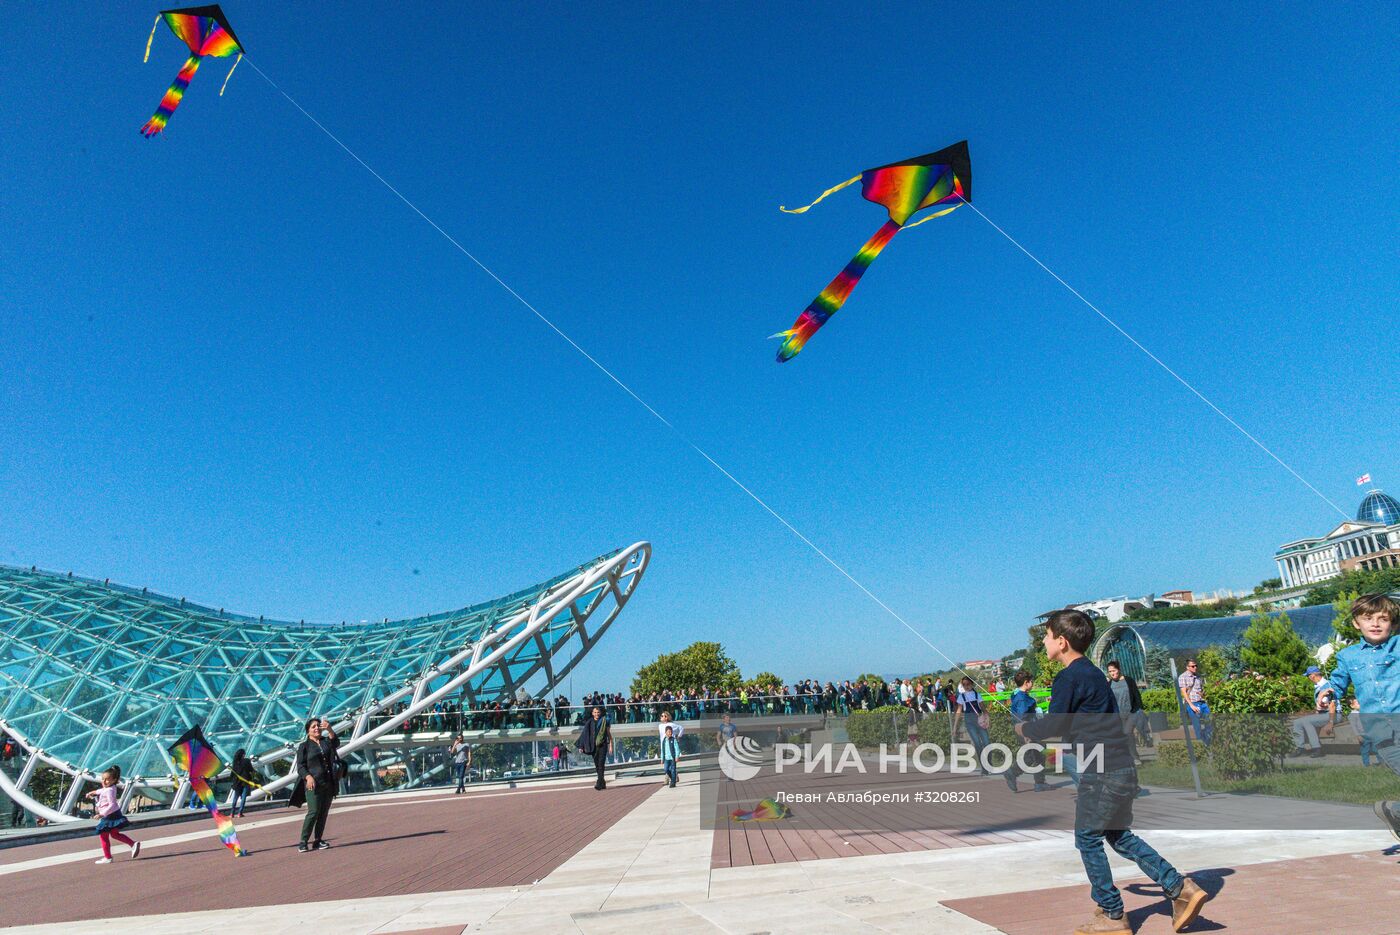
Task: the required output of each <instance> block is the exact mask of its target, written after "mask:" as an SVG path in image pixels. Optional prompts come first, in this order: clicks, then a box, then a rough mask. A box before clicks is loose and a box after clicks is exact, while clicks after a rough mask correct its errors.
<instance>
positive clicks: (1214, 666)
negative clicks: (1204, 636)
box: [1196, 646, 1230, 682]
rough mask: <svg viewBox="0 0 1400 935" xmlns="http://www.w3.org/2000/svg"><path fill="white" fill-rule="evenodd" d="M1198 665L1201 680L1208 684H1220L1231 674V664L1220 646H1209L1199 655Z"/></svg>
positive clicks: (1197, 655) (1197, 656)
mask: <svg viewBox="0 0 1400 935" xmlns="http://www.w3.org/2000/svg"><path fill="white" fill-rule="evenodd" d="M1196 664H1197V665H1198V666H1199V667H1200V670H1201V678H1203V679H1205V680H1206V681H1207V682H1219V681H1220V680H1221V679H1223V678H1225V676H1226V675H1227V674H1229V669H1230V664H1229V662H1228V661H1227V660H1226V659H1225V652H1224V650H1223V649H1221V647H1219V646H1207V647H1206V648H1205V649H1203V650H1201V651H1200V652H1199V653H1197V654H1196Z"/></svg>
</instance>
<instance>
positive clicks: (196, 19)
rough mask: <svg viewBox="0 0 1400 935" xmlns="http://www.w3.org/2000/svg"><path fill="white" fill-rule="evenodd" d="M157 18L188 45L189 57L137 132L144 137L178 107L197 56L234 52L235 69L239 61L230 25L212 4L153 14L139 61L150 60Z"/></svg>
mask: <svg viewBox="0 0 1400 935" xmlns="http://www.w3.org/2000/svg"><path fill="white" fill-rule="evenodd" d="M161 20H165V24H166V25H167V26H169V27H170V31H171V32H173V33H174V34H175V35H176V36H179V37H180V39H181V40H182V41H183V42H184V43H185V45H187V46H189V47H190V57H189V58H187V59H185V64H184V65H183V66H182V67H181V68H180V72H179V74H177V75H176V76H175V83H174V84H172V85H171V86H170V89H169V90H168V91H166V92H165V97H163V98H161V99H160V106H159V107H157V108H156V112H155V113H154V114H152V115H151V119H150V120H147V121H146V124H145V126H143V127H142V128H141V135H142V136H144V137H146V138H148V139H149V138H150V137H153V136H155V135H156V134H157V133H159V132H160V131H161V130H164V129H165V124H166V121H168V120H169V119H170V115H171V114H173V113H174V112H175V108H177V107H179V106H180V100H181V99H182V98H183V97H184V96H185V89H186V88H188V87H189V86H190V80H191V79H193V78H194V73H195V71H196V70H197V69H198V68H199V61H200V59H202V58H204V57H205V56H214V57H215V58H227V57H228V56H230V55H232V54H234V53H235V52H237V53H238V58H236V59H234V62H233V68H237V67H238V63H239V62H240V61H242V60H243V46H242V45H240V44H239V42H238V37H237V36H235V35H234V34H233V27H232V26H230V25H229V24H228V20H227V19H225V18H224V11H223V10H221V9H219V5H218V4H217V3H216V4H211V5H210V6H192V7H185V8H183V9H179V10H163V11H161V12H160V13H159V14H157V16H156V21H155V25H153V26H151V38H149V39H147V40H146V57H145V58H144V59H142V61H143V62H148V61H150V60H151V43H152V42H153V41H154V40H155V38H156V30H157V29H159V28H160V21H161ZM233 68H230V69H229V70H228V77H226V78H224V87H223V88H220V89H219V96H220V97H223V95H224V88H227V87H228V79H229V78H232V77H233Z"/></svg>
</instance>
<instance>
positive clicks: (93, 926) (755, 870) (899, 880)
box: [0, 774, 1393, 935]
mask: <svg viewBox="0 0 1400 935" xmlns="http://www.w3.org/2000/svg"><path fill="white" fill-rule="evenodd" d="M635 781H638V782H655V781H656V780H654V779H642V780H635ZM701 782H702V779H701V778H700V777H699V776H698V775H697V774H691V775H690V776H688V777H685V781H683V783H682V785H681V786H680V787H679V788H677V789H659V790H658V791H657V792H656V794H655V795H652V796H651V797H650V798H648V799H646V800H645V801H644V802H643V803H642V804H640V805H638V806H637V807H636V808H635V809H634V810H633V811H632V812H631V813H629V814H628V815H626V816H625V817H623V818H622V819H621V820H620V821H618V822H617V823H616V824H614V825H613V826H612V827H611V828H609V829H607V830H606V831H605V832H603V833H602V834H601V835H599V836H598V837H597V838H596V839H594V840H593V841H591V842H590V843H589V844H588V845H587V846H585V847H584V848H583V849H582V850H581V851H579V852H578V853H577V854H576V855H574V856H573V857H572V858H571V859H569V860H568V861H566V862H565V863H564V864H563V865H561V866H560V867H559V868H558V869H556V870H555V871H554V872H553V873H551V874H549V875H548V876H547V877H545V878H544V879H543V880H540V881H538V882H537V883H535V884H534V885H533V886H525V887H500V888H493V889H476V890H462V891H455V892H443V893H425V894H416V895H409V896H392V897H375V898H372V899H356V900H340V901H335V902H319V903H299V904H293V905H283V906H263V907H251V908H246V909H239V910H236V911H233V912H228V911H218V912H200V913H182V914H177V915H164V916H142V917H134V918H120V919H110V920H104V921H101V922H93V923H85V924H71V923H70V924H65V925H50V926H28V927H20V928H15V929H11V930H10V931H14V932H17V933H36V935H37V933H64V935H73V933H81V932H93V933H98V932H100V933H104V935H128V933H131V935H135V933H141V935H166V933H170V935H177V933H178V935H191V933H201V932H207V933H221V935H222V933H227V932H229V931H235V930H236V931H238V932H239V933H240V935H242V933H268V935H279V933H288V935H290V933H293V932H304V931H306V930H308V928H315V929H316V930H320V931H334V932H336V933H337V935H356V933H364V935H369V933H374V935H388V933H392V932H404V931H413V930H417V929H432V928H439V927H448V926H461V927H465V929H466V930H467V931H468V932H474V933H475V932H483V933H504V935H534V933H539V935H559V933H577V935H691V933H715V932H717V933H728V935H740V933H745V935H747V933H759V932H766V933H773V935H780V933H789V932H790V933H794V935H798V933H800V935H821V933H825V932H832V933H838V932H839V933H841V935H860V933H884V932H891V933H892V932H898V933H900V935H907V933H908V932H910V931H937V932H940V933H948V935H990V933H995V932H996V931H997V929H994V928H991V927H989V926H987V925H984V924H983V923H981V922H978V921H976V920H975V919H971V918H969V917H967V916H964V915H961V914H959V913H957V912H954V911H953V910H951V909H948V908H947V907H946V906H944V905H943V904H942V901H943V900H950V899H955V898H956V899H961V898H966V897H972V896H984V895H992V894H996V893H1005V892H1015V891H1020V890H1025V889H1028V888H1039V887H1056V886H1063V885H1066V884H1080V883H1083V882H1084V874H1083V869H1082V867H1081V866H1080V863H1079V858H1078V855H1077V853H1076V852H1075V850H1074V847H1073V844H1072V842H1071V839H1070V836H1069V835H1068V834H1065V835H1062V836H1059V837H1057V838H1055V839H1050V840H1041V841H1030V842H1025V843H1018V844H989V845H982V846H978V847H967V848H956V849H948V850H938V851H916V852H909V853H899V854H880V855H869V856H858V857H848V858H841V859H832V860H812V861H799V862H795V863H785V864H772V865H766V866H758V867H725V868H716V869H713V870H712V869H710V850H711V844H712V838H711V836H712V834H713V832H711V831H708V830H703V829H701V827H700V802H701V797H700V788H701ZM541 791H544V790H541ZM374 804H375V803H373V802H372V801H367V802H365V803H363V805H359V806H358V807H373V805H374ZM282 820H285V819H269V820H268V822H269V823H274V822H278V821H282ZM292 820H299V816H296V817H294V818H293V819H292ZM196 836H199V835H191V834H189V833H185V834H176V835H171V836H169V837H167V838H163V839H156V840H155V841H152V842H151V844H154V845H156V846H160V845H161V844H162V843H165V844H169V843H174V842H175V841H176V840H189V839H190V838H191V837H196ZM1149 837H1150V839H1151V841H1152V844H1153V846H1154V847H1156V848H1157V849H1158V850H1160V851H1161V852H1162V853H1163V855H1164V856H1166V857H1167V858H1168V859H1169V860H1171V861H1172V862H1173V863H1175V864H1177V866H1179V867H1180V868H1181V869H1182V870H1184V871H1187V872H1189V871H1190V870H1191V869H1195V868H1204V867H1220V866H1238V865H1241V864H1250V863H1258V862H1264V861H1272V860H1284V859H1289V858H1296V857H1310V856H1320V855H1326V854H1345V853H1355V852H1365V851H1375V850H1381V849H1384V848H1386V847H1387V846H1388V845H1390V844H1393V841H1391V839H1390V837H1389V836H1388V835H1386V834H1385V833H1384V832H1382V831H1379V830H1377V831H1318V832H1297V831H1276V832H1269V831H1249V832H1243V831H1228V832H1227V831H1189V832H1183V831H1156V832H1151V833H1150V834H1149ZM147 846H151V845H150V844H148V845H147ZM82 856H83V859H87V858H88V857H89V856H90V855H87V854H84V855H82ZM52 859H53V858H45V859H44V860H39V861H30V862H27V865H28V866H39V865H41V864H43V863H45V862H47V861H49V860H52ZM1113 861H1114V870H1115V875H1117V876H1119V877H1120V878H1127V877H1132V876H1136V875H1138V871H1137V868H1136V867H1133V866H1131V865H1128V864H1126V863H1124V862H1122V861H1119V860H1117V859H1116V858H1113ZM24 866H25V864H24V863H21V864H16V865H11V866H9V867H6V868H3V869H0V873H3V872H18V871H19V870H20V869H23V867H24ZM7 918H8V919H11V920H13V919H14V918H15V915H14V914H12V913H7Z"/></svg>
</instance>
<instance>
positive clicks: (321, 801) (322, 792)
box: [301, 780, 331, 844]
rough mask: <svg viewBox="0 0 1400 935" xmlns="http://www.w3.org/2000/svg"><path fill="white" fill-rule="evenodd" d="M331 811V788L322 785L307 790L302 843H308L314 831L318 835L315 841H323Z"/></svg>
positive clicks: (302, 822)
mask: <svg viewBox="0 0 1400 935" xmlns="http://www.w3.org/2000/svg"><path fill="white" fill-rule="evenodd" d="M327 782H329V780H327ZM330 811H331V794H330V791H329V790H327V789H322V788H321V787H320V786H317V787H316V788H315V789H307V790H306V817H305V818H303V819H302V821H301V843H303V844H306V843H307V838H308V836H309V835H311V834H312V833H313V832H314V833H315V835H316V837H315V838H314V841H315V843H317V844H319V843H321V836H322V835H323V834H325V832H326V816H327V815H329V814H330Z"/></svg>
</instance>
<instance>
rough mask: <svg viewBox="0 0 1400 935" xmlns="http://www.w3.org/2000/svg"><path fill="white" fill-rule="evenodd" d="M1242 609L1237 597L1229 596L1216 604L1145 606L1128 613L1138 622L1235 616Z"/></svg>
mask: <svg viewBox="0 0 1400 935" xmlns="http://www.w3.org/2000/svg"><path fill="white" fill-rule="evenodd" d="M1239 609H1240V602H1239V600H1238V599H1237V598H1233V597H1227V598H1224V599H1223V600H1219V601H1216V602H1215V603H1214V604H1181V605H1178V606H1176V607H1144V608H1142V609H1141V610H1135V611H1133V612H1132V613H1130V614H1128V617H1127V619H1128V620H1129V621H1131V622H1134V623H1137V622H1140V621H1145V620H1207V619H1209V618H1211V617H1233V616H1234V615H1235V614H1236V613H1237V612H1238V611H1239Z"/></svg>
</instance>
